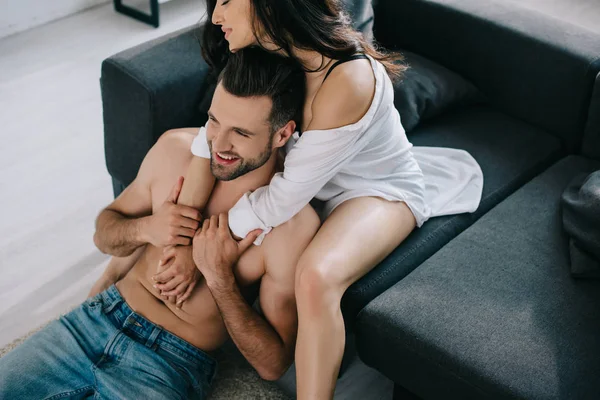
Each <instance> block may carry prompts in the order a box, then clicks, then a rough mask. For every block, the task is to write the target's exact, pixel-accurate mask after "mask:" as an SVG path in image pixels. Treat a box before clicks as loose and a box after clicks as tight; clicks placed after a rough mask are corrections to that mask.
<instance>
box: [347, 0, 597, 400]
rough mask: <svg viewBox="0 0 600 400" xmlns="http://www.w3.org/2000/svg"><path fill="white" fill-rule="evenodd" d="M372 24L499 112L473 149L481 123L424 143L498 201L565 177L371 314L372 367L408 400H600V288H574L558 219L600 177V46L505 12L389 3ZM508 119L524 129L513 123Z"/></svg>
mask: <svg viewBox="0 0 600 400" xmlns="http://www.w3.org/2000/svg"><path fill="white" fill-rule="evenodd" d="M392 20H393V21H394V22H395V23H396V25H394V28H393V29H387V28H389V27H390V24H391V22H392ZM375 21H376V24H375V26H376V28H377V27H379V26H380V25H379V23H380V22H382V21H383V22H387V21H389V24H387V23H384V24H383V25H382V29H383V30H376V32H375V34H376V37H377V38H378V39H379V40H382V41H383V42H384V43H387V44H388V45H389V44H394V45H397V46H399V47H403V48H408V49H411V50H414V51H419V52H420V53H422V54H424V55H427V56H429V57H430V58H432V59H434V60H436V61H438V62H440V63H442V64H444V65H446V66H449V67H451V68H452V69H454V70H455V71H457V72H460V73H461V74H463V75H464V76H466V77H468V78H470V79H471V80H472V81H473V82H474V83H475V84H476V85H477V86H478V87H479V88H480V89H481V90H482V91H484V93H485V94H486V95H487V96H488V98H489V99H490V101H491V103H492V104H493V108H494V111H487V110H486V112H488V113H490V114H488V115H486V116H485V117H483V116H482V117H481V118H479V120H485V121H487V122H488V123H490V125H485V124H484V123H482V124H480V127H481V128H484V127H486V128H485V130H480V131H479V135H480V136H475V134H473V136H472V137H471V138H470V140H469V141H468V142H467V141H465V142H464V143H462V145H461V144H459V142H457V140H464V139H465V138H464V132H465V130H464V126H466V125H468V124H476V123H477V122H475V121H477V120H478V118H477V117H475V115H474V114H473V112H474V110H469V111H464V112H465V113H469V116H468V120H469V122H468V123H467V122H461V123H460V125H459V126H460V127H459V128H458V129H460V130H461V134H459V135H457V134H456V133H454V132H449V131H448V130H447V129H448V128H449V127H450V126H451V124H452V122H453V121H456V120H457V119H458V118H460V116H459V115H460V113H455V114H453V115H448V116H446V117H445V120H443V119H438V120H436V121H435V122H432V123H431V124H426V125H425V126H422V127H420V128H419V129H417V130H415V131H414V132H413V133H412V136H411V140H412V141H413V143H415V144H432V145H433V144H436V145H444V146H445V145H452V146H456V145H458V146H460V147H463V148H465V149H469V150H470V151H471V152H472V154H473V155H474V156H475V158H477V160H478V161H479V162H480V163H481V164H482V169H483V171H484V176H485V183H486V186H488V187H489V185H494V186H496V187H502V183H500V182H502V181H504V182H511V180H517V181H518V180H519V178H525V179H527V180H529V178H530V177H531V176H532V175H538V172H540V171H539V170H538V171H535V172H533V170H534V169H535V168H536V167H539V166H542V165H544V163H545V162H548V161H549V162H550V163H552V164H554V165H553V166H552V167H550V168H549V169H547V170H546V171H544V172H543V173H541V174H539V175H538V176H537V177H535V178H534V179H533V180H531V181H530V182H528V183H527V184H525V185H524V186H523V187H521V188H519V189H518V190H517V191H516V192H515V193H514V194H512V195H511V196H509V197H508V198H507V199H506V200H502V201H500V202H492V206H493V207H494V208H493V209H492V210H491V211H487V210H486V211H487V212H486V213H485V215H484V216H483V217H482V218H481V219H480V220H478V221H477V222H475V223H474V224H473V225H472V226H470V227H469V228H467V229H466V230H465V231H464V232H463V233H461V234H459V235H458V236H457V237H455V238H454V239H452V240H451V241H450V242H449V243H448V244H446V245H445V246H444V247H443V248H441V249H440V250H439V251H437V252H436V253H435V254H434V255H433V256H431V257H430V258H429V259H428V260H426V261H425V262H423V263H422V264H421V265H419V266H418V267H417V268H416V269H415V270H414V271H413V272H412V273H410V274H409V275H408V276H406V277H405V278H404V279H402V280H401V281H399V282H398V283H396V284H395V285H394V286H393V287H392V288H390V289H388V290H387V291H385V292H384V293H383V294H382V295H380V296H378V297H377V298H376V299H375V300H373V301H372V302H371V303H370V304H368V305H367V306H366V307H365V308H364V309H363V310H362V311H361V312H360V314H359V317H358V322H357V326H356V331H355V332H356V338H357V347H358V352H359V355H360V357H361V359H362V360H363V361H364V362H365V363H367V364H368V365H371V366H373V367H374V368H376V369H378V370H379V371H381V372H382V373H384V374H385V375H387V376H388V377H390V378H391V379H392V380H394V381H395V382H396V383H397V385H398V393H397V397H398V398H402V395H403V394H405V393H406V392H405V391H404V390H401V388H405V389H408V390H410V391H411V392H412V393H415V394H417V395H418V396H421V397H423V398H434V399H435V398H457V399H458V398H460V399H466V398H472V399H484V398H485V399H487V398H494V399H509V398H526V399H557V398H560V399H597V398H600V379H598V376H600V358H598V354H600V335H599V334H600V313H599V312H598V309H599V308H600V282H598V281H578V280H575V279H573V278H572V277H571V276H570V274H569V253H568V243H569V241H568V237H567V236H566V234H565V232H564V230H563V229H562V220H561V212H560V198H561V194H562V192H563V191H564V190H565V188H566V187H567V185H568V184H569V182H570V181H571V179H573V178H574V177H576V176H577V175H579V174H589V173H591V172H592V171H594V170H598V169H600V161H594V160H593V158H596V159H598V158H599V157H598V156H599V152H600V142H599V141H598V139H599V137H600V136H599V135H600V125H599V120H598V118H599V117H600V102H599V98H598V94H599V93H600V85H599V83H600V81H599V78H600V75H599V70H600V37H599V36H598V35H596V34H594V33H592V32H589V31H586V30H585V29H582V28H579V27H577V26H575V25H572V24H569V23H566V22H563V21H560V20H557V19H552V18H549V17H544V16H543V15H542V14H540V13H537V12H536V11H535V10H527V9H521V8H519V7H518V6H516V5H515V4H511V3H509V2H503V1H485V2H481V1H470V0H461V1H417V0H412V1H411V0H409V1H406V0H404V1H399V2H380V3H379V7H377V8H376V13H375ZM424 21H427V22H426V23H424ZM480 112H481V111H480ZM491 113H493V114H491ZM492 115H493V116H492ZM509 116H510V120H512V118H515V119H517V120H518V121H516V120H512V121H513V125H512V126H511V125H507V124H501V123H500V120H501V119H503V120H506V119H509ZM451 121H452V122H451ZM492 124H493V125H495V126H492ZM442 130H444V131H445V132H446V135H442V134H440V132H441V131H442ZM490 134H493V135H494V137H495V138H490V137H488V135H490ZM459 137H460V139H459ZM555 139H558V140H560V145H558V148H560V151H559V152H558V153H556V152H555V151H556V150H557V147H554V146H556V145H557V144H556V143H555V142H554V140H555ZM507 141H508V142H509V143H507ZM520 146H527V147H526V148H518V147H520ZM515 152H520V154H519V155H518V156H515V158H510V157H508V155H509V154H511V153H512V154H514V153H515ZM565 154H578V155H567V156H566V157H564V155H565ZM555 157H559V158H562V159H561V160H560V161H558V162H555V161H556V158H555ZM563 157H564V158H563ZM525 162H529V163H531V164H533V165H534V167H533V168H532V167H530V168H529V169H527V168H525V167H524V166H523V164H521V163H525ZM545 166H546V165H544V167H543V168H545ZM500 171H506V172H504V174H507V175H508V176H506V175H504V174H503V173H501V172H500ZM509 171H510V172H509ZM531 172H533V174H532V175H530V174H529V173H531ZM511 173H512V177H511ZM497 174H498V175H499V176H498V175H497ZM496 182H498V183H496ZM522 183H523V181H520V182H518V183H513V184H512V185H510V189H508V190H510V191H512V190H514V189H513V188H515V187H518V186H521V184H522ZM486 190H489V189H484V199H485V193H486ZM498 203H499V204H498ZM482 207H485V200H484V202H483V203H482ZM490 208H491V207H490ZM488 210H489V209H488Z"/></svg>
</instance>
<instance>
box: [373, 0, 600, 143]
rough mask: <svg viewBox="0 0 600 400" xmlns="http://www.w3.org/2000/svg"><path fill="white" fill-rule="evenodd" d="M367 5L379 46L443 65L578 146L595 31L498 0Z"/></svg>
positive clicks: (592, 71)
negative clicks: (408, 52)
mask: <svg viewBox="0 0 600 400" xmlns="http://www.w3.org/2000/svg"><path fill="white" fill-rule="evenodd" d="M374 9H375V28H374V31H375V38H376V39H377V40H378V42H379V43H380V44H382V45H383V46H385V47H388V48H394V49H402V48H404V49H407V50H411V51H414V52H416V53H420V54H422V55H424V56H426V57H428V58H430V59H432V60H434V61H437V62H439V63H441V64H443V65H445V66H446V67H448V68H450V69H452V70H454V71H456V72H458V73H459V74H461V75H463V76H464V77H465V78H467V79H469V80H470V81H471V82H473V83H474V84H475V85H476V86H477V87H478V88H479V89H480V90H481V91H482V92H483V93H484V95H486V96H487V97H488V100H489V101H490V103H492V105H494V106H496V107H498V108H500V109H502V110H503V111H505V112H506V113H508V114H510V115H512V116H515V117H517V118H520V119H522V120H525V121H527V122H529V123H531V124H534V125H537V126H539V127H542V128H544V129H545V130H547V131H548V132H550V133H552V134H554V135H556V136H558V137H561V138H562V139H563V140H564V142H565V144H566V146H567V150H569V151H570V152H578V151H579V149H580V146H581V142H582V137H583V132H584V128H585V125H586V123H587V120H588V112H589V107H590V98H591V95H592V90H593V84H594V80H595V78H596V76H597V74H598V72H599V71H600V36H598V35H597V34H596V33H594V32H591V31H588V30H586V29H585V28H582V27H579V26H576V25H573V24H571V23H568V22H565V21H561V20H559V19H555V18H553V17H550V16H548V15H544V14H542V13H539V12H536V11H535V10H532V9H528V8H522V7H519V5H518V4H517V3H516V2H507V1H505V0H402V1H399V0H378V1H377V2H376V3H375V6H374ZM482 134H485V132H482Z"/></svg>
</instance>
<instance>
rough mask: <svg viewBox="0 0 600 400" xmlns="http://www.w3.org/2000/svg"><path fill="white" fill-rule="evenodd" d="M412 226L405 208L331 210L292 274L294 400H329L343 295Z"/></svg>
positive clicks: (364, 202)
mask: <svg viewBox="0 0 600 400" xmlns="http://www.w3.org/2000/svg"><path fill="white" fill-rule="evenodd" d="M415 226H416V222H415V219H414V216H413V214H412V212H411V211H410V209H409V208H408V206H407V205H406V204H405V203H402V202H389V201H385V200H382V199H379V198H374V197H361V198H356V199H352V200H349V201H347V202H345V203H343V204H341V205H340V206H339V207H338V208H336V209H335V210H334V212H333V213H332V214H331V215H330V216H329V217H328V218H327V220H326V221H325V223H324V224H323V226H322V227H321V229H320V230H319V232H318V233H317V235H316V236H315V238H314V239H313V241H312V242H311V243H310V245H309V246H308V248H307V249H306V250H305V252H304V254H303V255H302V257H301V258H300V261H299V263H298V269H297V272H296V301H297V303H298V318H299V327H298V341H297V344H296V378H297V379H296V381H297V387H298V389H297V390H298V399H300V400H309V399H310V400H321V399H331V398H332V397H333V392H334V389H335V383H336V380H337V376H338V373H339V369H340V363H341V361H342V355H343V352H344V345H345V327H344V320H343V318H342V312H341V309H340V302H341V299H342V295H343V294H344V292H345V291H346V289H347V288H348V287H349V286H350V285H351V284H352V283H354V282H355V281H357V280H358V279H359V278H360V277H362V276H363V275H365V274H366V273H367V272H368V271H369V270H371V269H372V268H373V267H374V266H376V265H377V264H378V263H379V262H381V261H382V260H383V259H384V258H385V257H386V256H387V255H388V254H390V253H391V252H392V251H393V250H394V249H395V248H396V247H397V246H398V245H399V244H400V243H401V242H402V241H403V240H404V239H405V238H406V237H407V236H408V235H409V234H410V233H411V232H412V230H413V229H414V228H415Z"/></svg>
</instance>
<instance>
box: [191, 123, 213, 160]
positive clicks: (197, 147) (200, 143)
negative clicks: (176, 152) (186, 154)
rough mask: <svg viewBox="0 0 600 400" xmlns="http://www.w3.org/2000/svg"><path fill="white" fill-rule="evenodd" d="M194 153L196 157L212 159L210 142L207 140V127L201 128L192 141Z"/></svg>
mask: <svg viewBox="0 0 600 400" xmlns="http://www.w3.org/2000/svg"><path fill="white" fill-rule="evenodd" d="M192 154H193V155H195V156H196V157H202V158H208V159H210V149H209V148H208V142H207V141H206V128H205V127H202V128H200V131H198V134H197V135H196V137H195V138H194V141H193V142H192Z"/></svg>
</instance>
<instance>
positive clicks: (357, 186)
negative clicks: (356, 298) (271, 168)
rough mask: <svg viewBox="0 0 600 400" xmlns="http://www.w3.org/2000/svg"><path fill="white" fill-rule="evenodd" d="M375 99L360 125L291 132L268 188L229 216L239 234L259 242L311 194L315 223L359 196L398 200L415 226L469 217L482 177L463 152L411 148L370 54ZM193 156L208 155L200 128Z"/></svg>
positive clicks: (386, 79)
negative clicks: (316, 207)
mask: <svg viewBox="0 0 600 400" xmlns="http://www.w3.org/2000/svg"><path fill="white" fill-rule="evenodd" d="M369 60H370V61H371V65H372V67H373V72H374V74H375V81H376V82H375V95H374V98H373V102H372V103H371V106H370V107H369V110H368V111H367V113H366V114H365V115H364V116H363V117H362V118H361V119H360V121H358V122H356V123H354V124H351V125H347V126H343V127H341V128H336V129H328V130H310V131H306V132H304V133H303V134H302V136H299V135H298V133H294V135H293V137H292V138H290V140H289V142H288V143H287V145H286V152H287V155H286V157H285V163H284V171H283V172H282V173H277V174H275V176H274V177H273V178H272V180H271V183H270V184H269V185H268V186H263V187H261V188H258V189H257V190H255V191H254V192H251V193H246V194H245V195H244V196H243V197H242V198H241V199H240V200H239V201H238V202H237V203H236V205H235V206H234V207H233V208H232V209H231V210H230V211H229V225H230V229H231V231H232V232H233V233H234V234H235V235H236V236H238V237H246V235H247V234H248V233H249V232H251V231H253V230H255V229H262V230H263V234H261V235H260V236H259V237H258V239H256V241H255V242H254V244H256V245H260V244H261V243H262V240H263V239H264V237H265V235H266V234H268V233H269V232H270V231H271V229H272V228H273V227H276V226H278V225H281V224H283V223H285V222H287V221H288V220H290V219H291V218H292V217H293V216H294V215H296V214H297V213H298V212H299V211H300V210H301V209H302V208H304V207H305V206H306V205H307V204H308V203H309V202H310V200H311V199H312V198H313V197H316V198H317V199H319V200H323V201H325V208H324V210H323V212H322V215H321V218H323V219H324V218H326V217H327V216H328V215H329V214H331V212H332V211H333V210H334V209H335V208H336V207H337V206H338V205H340V204H341V203H342V202H344V201H346V200H349V199H352V198H356V197H363V196H375V197H381V198H383V199H386V200H390V201H404V202H405V203H406V204H407V206H408V207H409V208H410V210H411V211H412V212H413V214H414V216H415V219H416V221H417V226H419V227H420V226H422V225H423V223H424V222H425V221H427V220H428V219H429V218H431V217H435V216H441V215H449V214H458V213H463V212H474V211H475V210H476V209H477V207H478V206H479V202H480V200H481V192H482V189H483V173H482V172H481V168H480V167H479V164H477V161H475V159H474V158H473V157H472V156H471V155H470V154H469V153H467V152H466V151H464V150H458V149H448V148H441V147H413V146H412V144H411V143H410V142H409V141H408V139H407V137H406V133H405V132H404V128H403V127H402V124H401V122H400V115H399V114H398V111H397V110H396V108H395V107H394V88H393V86H392V82H391V80H390V78H389V76H388V74H387V72H386V70H385V68H384V66H383V65H382V64H381V63H379V62H378V61H376V60H374V59H373V58H371V57H369ZM192 153H193V154H194V155H196V156H199V157H204V158H210V150H209V148H208V144H207V142H206V131H205V129H204V128H201V129H200V132H199V133H198V135H197V136H196V138H195V139H194V142H193V144H192Z"/></svg>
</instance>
